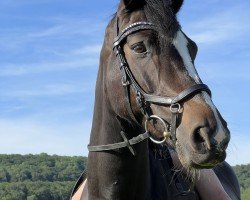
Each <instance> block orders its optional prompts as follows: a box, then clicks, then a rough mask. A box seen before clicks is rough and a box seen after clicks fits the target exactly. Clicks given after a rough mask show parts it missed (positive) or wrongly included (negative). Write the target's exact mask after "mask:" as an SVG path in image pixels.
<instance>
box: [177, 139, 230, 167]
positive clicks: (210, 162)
mask: <svg viewBox="0 0 250 200" xmlns="http://www.w3.org/2000/svg"><path fill="white" fill-rule="evenodd" d="M176 151H177V154H178V156H179V158H180V161H181V163H182V164H183V165H184V166H186V167H189V168H195V169H204V168H206V169H208V168H213V167H214V166H216V165H218V164H220V163H222V162H223V161H224V160H225V158H226V151H225V150H224V151H219V150H218V149H217V148H212V149H211V150H208V149H206V150H205V151H204V152H203V153H202V154H200V153H197V152H195V151H194V150H192V149H191V148H188V147H183V146H182V145H181V144H180V143H177V145H176Z"/></svg>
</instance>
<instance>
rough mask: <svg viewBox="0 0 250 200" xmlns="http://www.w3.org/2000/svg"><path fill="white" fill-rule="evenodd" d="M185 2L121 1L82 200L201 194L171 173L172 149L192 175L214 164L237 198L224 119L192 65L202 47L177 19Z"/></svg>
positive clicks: (102, 72)
mask: <svg viewBox="0 0 250 200" xmlns="http://www.w3.org/2000/svg"><path fill="white" fill-rule="evenodd" d="M182 4H183V1H182V0H172V1H171V0H121V2H120V4H119V7H118V11H117V13H116V14H115V16H114V17H113V19H112V20H111V21H110V23H109V25H108V26H107V29H106V34H105V40H104V44H103V48H102V51H101V58H100V68H99V72H98V77H97V83H96V96H95V109H94V117H93V125H92V131H91V138H90V145H89V151H90V153H89V156H88V165H87V169H88V172H87V180H88V183H87V184H88V187H86V188H85V190H86V191H87V193H85V198H84V199H90V200H98V199H107V200H118V199H119V200H123V199H124V200H125V199H126V200H134V199H135V200H145V199H156V200H161V199H199V196H198V194H196V193H195V190H192V189H190V188H191V185H192V180H184V179H182V178H181V177H180V176H179V175H176V173H174V171H173V163H172V159H171V156H170V153H169V151H175V152H176V153H177V155H178V157H179V159H180V161H181V163H182V165H183V166H185V167H186V168H187V169H189V170H190V172H195V171H197V170H198V169H203V168H213V167H215V168H214V171H215V173H216V174H217V176H218V178H219V179H220V181H221V183H222V185H223V186H224V188H225V190H226V192H227V193H228V194H229V195H230V196H231V198H232V199H239V198H240V195H239V185H238V182H237V179H236V177H235V174H234V173H233V171H232V169H231V168H230V166H229V165H228V164H227V163H225V162H223V161H224V160H225V158H226V148H227V146H228V143H229V140H230V133H229V130H228V128H227V124H226V122H225V121H224V119H223V118H222V116H221V115H220V113H219V111H218V110H217V109H216V107H215V106H214V104H213V102H212V100H211V92H210V90H209V88H208V87H207V86H206V85H205V84H203V83H202V81H201V80H200V78H199V75H198V73H197V71H196V69H195V67H194V60H195V57H196V53H197V46H196V44H195V42H193V41H192V40H191V39H189V38H188V37H187V36H186V35H185V33H184V32H183V31H182V30H181V27H180V25H179V23H178V21H177V18H176V14H177V13H178V11H179V10H180V8H181V6H182ZM191 174H192V173H191ZM194 174H195V173H194ZM192 176H193V175H191V177H192ZM208 187H209V186H208Z"/></svg>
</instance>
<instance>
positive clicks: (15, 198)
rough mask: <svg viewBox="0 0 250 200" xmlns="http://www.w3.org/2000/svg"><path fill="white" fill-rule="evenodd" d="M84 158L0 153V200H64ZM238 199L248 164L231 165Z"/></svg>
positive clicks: (248, 197)
mask: <svg viewBox="0 0 250 200" xmlns="http://www.w3.org/2000/svg"><path fill="white" fill-rule="evenodd" d="M86 163H87V158H86V157H66V156H57V155H53V156H49V155H47V154H45V153H42V154H40V155H31V154H29V155H25V156H22V155H0V199H1V200H68V199H69V195H70V192H71V190H72V188H73V186H74V184H75V182H76V180H77V179H78V177H79V176H80V174H81V173H82V171H83V170H84V169H85V166H86ZM234 170H235V172H236V175H237V177H238V178H239V182H240V186H241V191H242V200H250V165H237V166H235V167H234Z"/></svg>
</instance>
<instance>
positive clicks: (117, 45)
mask: <svg viewBox="0 0 250 200" xmlns="http://www.w3.org/2000/svg"><path fill="white" fill-rule="evenodd" d="M115 27H116V30H117V31H116V37H115V40H114V44H113V49H114V52H115V54H116V57H118V59H119V61H120V70H121V73H122V86H123V87H124V93H125V97H126V101H127V103H126V106H127V110H128V112H129V115H130V116H131V118H132V119H133V120H134V121H135V122H136V123H137V124H139V123H138V122H137V120H136V117H135V115H134V113H133V111H132V107H131V102H130V92H129V90H130V86H132V88H133V89H134V91H135V93H136V100H137V103H138V105H139V107H140V109H141V111H142V113H143V114H144V115H145V116H146V118H147V120H146V122H145V130H146V132H145V133H143V134H140V135H138V136H137V137H134V138H132V139H130V140H128V139H127V137H126V135H125V133H124V132H121V136H122V137H123V139H124V141H123V142H120V143H114V144H108V145H100V146H88V149H89V151H91V152H100V151H109V150H114V149H119V148H124V147H128V148H129V150H130V151H131V153H132V154H133V155H135V151H134V148H133V145H135V144H138V143H140V142H142V141H144V140H146V139H148V138H150V139H151V140H152V141H153V142H154V143H157V144H162V143H164V142H166V140H167V139H171V140H172V142H173V144H174V145H175V143H176V140H177V139H176V129H177V118H178V115H179V114H180V113H181V110H182V107H181V104H180V103H181V102H183V101H185V100H186V99H188V98H189V97H191V96H193V95H196V94H198V93H201V92H202V91H205V92H207V93H208V94H209V95H210V96H211V91H210V89H209V88H208V86H207V85H205V84H195V85H193V86H191V87H189V88H187V89H185V90H184V91H182V92H180V93H179V94H178V95H177V96H175V97H163V96H156V95H152V94H148V93H146V92H145V91H144V90H143V89H142V87H141V86H140V85H139V84H138V82H137V81H136V79H135V78H134V76H133V73H132V72H131V70H130V68H129V65H128V63H127V60H126V57H125V55H124V51H123V49H122V46H121V43H122V42H124V40H125V39H126V38H127V36H129V35H130V34H132V33H135V32H138V31H141V30H153V31H156V32H157V30H156V27H155V26H154V25H153V24H152V23H149V22H136V23H133V24H131V25H129V26H128V27H127V28H125V29H124V30H123V31H122V32H121V33H120V34H119V28H118V23H117V22H116V23H115ZM151 104H157V105H160V106H168V107H169V108H170V112H171V115H172V117H171V123H168V122H166V121H165V120H163V119H162V118H160V117H158V116H156V115H152V111H151V107H150V105H151ZM151 120H159V121H160V122H161V123H162V124H163V127H164V129H165V131H164V132H163V140H161V141H158V140H155V139H154V138H153V137H152V135H151V134H150V133H149V131H148V124H149V122H150V121H151ZM140 126H141V125H140Z"/></svg>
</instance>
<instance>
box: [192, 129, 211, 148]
mask: <svg viewBox="0 0 250 200" xmlns="http://www.w3.org/2000/svg"><path fill="white" fill-rule="evenodd" d="M193 147H194V148H195V150H198V151H204V150H206V149H208V150H210V149H211V142H210V131H209V128H207V127H199V128H197V129H196V130H195V132H194V133H193Z"/></svg>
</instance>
